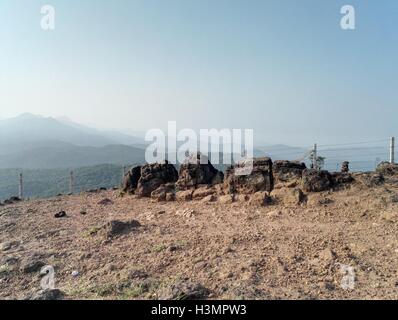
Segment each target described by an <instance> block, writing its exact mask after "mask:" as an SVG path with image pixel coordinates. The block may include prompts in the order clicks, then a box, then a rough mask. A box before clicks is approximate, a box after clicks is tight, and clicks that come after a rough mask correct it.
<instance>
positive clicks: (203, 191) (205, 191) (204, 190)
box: [192, 187, 217, 200]
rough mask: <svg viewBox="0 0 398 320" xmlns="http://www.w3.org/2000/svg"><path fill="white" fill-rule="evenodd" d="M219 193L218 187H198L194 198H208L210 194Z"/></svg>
mask: <svg viewBox="0 0 398 320" xmlns="http://www.w3.org/2000/svg"><path fill="white" fill-rule="evenodd" d="M216 193H217V191H216V189H214V188H208V187H200V188H198V189H195V190H194V192H193V194H192V198H193V199H195V200H200V199H203V198H206V197H208V196H210V195H215V194H216Z"/></svg>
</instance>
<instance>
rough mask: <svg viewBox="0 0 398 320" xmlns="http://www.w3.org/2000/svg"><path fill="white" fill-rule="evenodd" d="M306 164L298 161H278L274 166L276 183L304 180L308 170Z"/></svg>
mask: <svg viewBox="0 0 398 320" xmlns="http://www.w3.org/2000/svg"><path fill="white" fill-rule="evenodd" d="M306 168H307V167H306V165H305V163H302V162H298V161H287V160H277V161H275V162H274V164H273V168H272V171H273V174H274V179H275V183H284V182H292V181H297V180H299V179H301V178H302V175H303V171H304V170H305V169H306Z"/></svg>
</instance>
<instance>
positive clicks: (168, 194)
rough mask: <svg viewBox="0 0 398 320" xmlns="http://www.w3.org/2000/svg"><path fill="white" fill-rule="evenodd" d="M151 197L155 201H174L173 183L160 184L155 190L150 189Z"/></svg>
mask: <svg viewBox="0 0 398 320" xmlns="http://www.w3.org/2000/svg"><path fill="white" fill-rule="evenodd" d="M151 198H152V199H155V200H157V201H174V200H175V185H174V183H167V184H162V185H161V186H160V187H159V188H157V189H156V190H155V191H152V193H151Z"/></svg>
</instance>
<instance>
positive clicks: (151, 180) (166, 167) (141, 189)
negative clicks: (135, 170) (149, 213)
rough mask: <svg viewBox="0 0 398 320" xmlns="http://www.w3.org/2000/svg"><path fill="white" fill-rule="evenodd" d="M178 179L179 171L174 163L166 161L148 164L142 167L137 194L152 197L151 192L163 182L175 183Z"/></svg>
mask: <svg viewBox="0 0 398 320" xmlns="http://www.w3.org/2000/svg"><path fill="white" fill-rule="evenodd" d="M177 180H178V172H177V170H176V169H175V168H174V166H173V165H171V164H169V163H168V162H166V163H162V164H160V163H155V164H147V165H145V166H143V167H142V168H141V178H140V179H139V181H138V185H137V189H136V191H135V194H137V195H139V196H141V197H150V196H151V193H152V192H153V191H155V190H156V189H157V188H159V187H160V186H161V185H162V184H167V183H174V182H176V181H177Z"/></svg>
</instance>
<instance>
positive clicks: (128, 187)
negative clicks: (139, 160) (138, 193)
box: [122, 166, 142, 193]
mask: <svg viewBox="0 0 398 320" xmlns="http://www.w3.org/2000/svg"><path fill="white" fill-rule="evenodd" d="M141 168H142V167H141V166H136V167H133V168H131V169H130V170H129V171H128V172H127V173H126V174H125V175H124V179H123V186H122V190H123V191H124V192H129V193H134V191H135V190H136V189H137V186H138V181H139V180H140V178H141Z"/></svg>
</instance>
